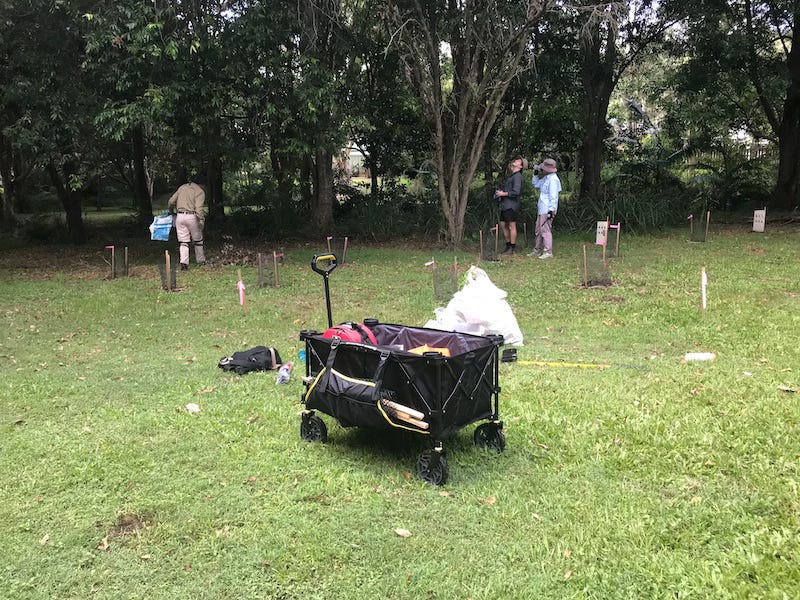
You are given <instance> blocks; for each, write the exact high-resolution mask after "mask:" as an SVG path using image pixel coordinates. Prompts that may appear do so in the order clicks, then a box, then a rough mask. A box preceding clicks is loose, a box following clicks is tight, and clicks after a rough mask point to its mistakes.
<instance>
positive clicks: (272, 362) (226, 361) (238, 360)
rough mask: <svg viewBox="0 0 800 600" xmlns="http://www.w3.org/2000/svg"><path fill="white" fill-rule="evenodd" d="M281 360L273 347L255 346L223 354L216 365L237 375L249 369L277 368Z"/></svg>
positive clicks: (247, 371) (264, 369) (265, 369)
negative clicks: (228, 354) (226, 354)
mask: <svg viewBox="0 0 800 600" xmlns="http://www.w3.org/2000/svg"><path fill="white" fill-rule="evenodd" d="M282 362H283V361H281V356H280V354H278V351H277V350H276V349H275V348H267V347H266V346H255V347H254V348H250V349H249V350H243V351H242V352H234V353H233V354H232V355H231V356H224V357H223V358H222V359H220V361H219V364H218V365H217V366H218V367H219V368H220V369H223V370H225V371H233V372H234V373H237V374H239V375H244V374H245V373H250V372H251V371H269V370H271V369H277V368H278V367H279V366H280V365H281V364H282Z"/></svg>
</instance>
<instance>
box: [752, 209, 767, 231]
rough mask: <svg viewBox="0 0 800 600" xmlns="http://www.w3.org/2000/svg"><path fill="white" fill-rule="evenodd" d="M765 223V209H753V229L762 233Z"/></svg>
mask: <svg viewBox="0 0 800 600" xmlns="http://www.w3.org/2000/svg"><path fill="white" fill-rule="evenodd" d="M766 224H767V209H766V208H764V209H761V210H756V211H753V231H757V232H758V233H764V226H765V225H766Z"/></svg>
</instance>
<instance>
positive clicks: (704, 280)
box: [700, 267, 708, 314]
mask: <svg viewBox="0 0 800 600" xmlns="http://www.w3.org/2000/svg"><path fill="white" fill-rule="evenodd" d="M707 290H708V275H706V268H705V267H703V268H702V269H700V298H701V300H700V307H701V310H702V311H703V314H705V313H706V301H707V296H706V292H707Z"/></svg>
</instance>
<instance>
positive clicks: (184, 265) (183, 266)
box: [181, 263, 189, 271]
mask: <svg viewBox="0 0 800 600" xmlns="http://www.w3.org/2000/svg"><path fill="white" fill-rule="evenodd" d="M188 270H189V265H187V264H186V263H181V271H188Z"/></svg>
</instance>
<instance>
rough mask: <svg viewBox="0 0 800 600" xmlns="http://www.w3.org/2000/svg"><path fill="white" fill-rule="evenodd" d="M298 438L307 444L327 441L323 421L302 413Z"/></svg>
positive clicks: (313, 415)
mask: <svg viewBox="0 0 800 600" xmlns="http://www.w3.org/2000/svg"><path fill="white" fill-rule="evenodd" d="M300 437H301V438H303V439H304V440H305V441H307V442H324V441H325V440H327V439H328V428H327V427H325V421H323V420H322V419H320V418H319V417H318V416H317V415H315V414H309V413H303V417H302V420H301V421H300Z"/></svg>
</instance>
